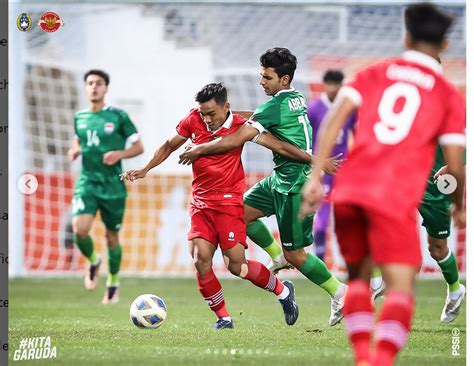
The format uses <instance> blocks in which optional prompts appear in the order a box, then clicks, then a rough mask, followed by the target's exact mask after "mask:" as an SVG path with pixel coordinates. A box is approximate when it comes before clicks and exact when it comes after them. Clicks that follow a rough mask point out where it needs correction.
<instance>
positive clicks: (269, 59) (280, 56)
mask: <svg viewBox="0 0 474 366" xmlns="http://www.w3.org/2000/svg"><path fill="white" fill-rule="evenodd" d="M297 64H298V60H297V59H296V56H295V55H293V54H292V53H291V51H290V50H289V49H288V48H282V47H275V48H270V49H268V50H267V51H266V52H265V53H264V54H263V55H262V56H260V65H261V66H262V67H273V68H274V69H275V72H276V73H277V74H278V77H279V78H282V77H283V76H285V75H288V76H289V77H290V83H291V81H292V80H293V76H294V75H295V70H296V65H297Z"/></svg>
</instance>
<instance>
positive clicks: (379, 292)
mask: <svg viewBox="0 0 474 366" xmlns="http://www.w3.org/2000/svg"><path fill="white" fill-rule="evenodd" d="M370 292H371V293H372V303H374V302H375V300H377V299H378V298H379V297H381V296H382V295H383V294H384V292H385V282H384V281H382V282H381V283H380V286H379V287H377V288H372V287H371V288H370Z"/></svg>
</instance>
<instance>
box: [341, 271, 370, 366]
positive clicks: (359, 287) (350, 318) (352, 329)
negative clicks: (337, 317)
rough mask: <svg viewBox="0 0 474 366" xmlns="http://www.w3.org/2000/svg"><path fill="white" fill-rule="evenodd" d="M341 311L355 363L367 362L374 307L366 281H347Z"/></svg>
mask: <svg viewBox="0 0 474 366" xmlns="http://www.w3.org/2000/svg"><path fill="white" fill-rule="evenodd" d="M343 311H344V318H345V324H346V333H347V335H348V337H349V340H350V343H351V345H352V350H353V352H354V358H355V361H356V364H357V363H358V362H361V361H365V362H368V361H369V360H370V339H371V335H372V328H373V322H374V309H373V306H372V301H371V297H370V288H369V285H368V284H367V283H365V282H364V281H361V280H355V281H351V282H349V287H348V289H347V293H346V297H345V300H344V310H343Z"/></svg>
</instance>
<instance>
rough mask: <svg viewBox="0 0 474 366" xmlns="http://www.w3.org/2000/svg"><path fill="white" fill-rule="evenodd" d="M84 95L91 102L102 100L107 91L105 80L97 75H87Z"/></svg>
mask: <svg viewBox="0 0 474 366" xmlns="http://www.w3.org/2000/svg"><path fill="white" fill-rule="evenodd" d="M85 84H86V95H87V98H88V99H89V101H91V102H93V103H97V102H102V101H103V100H104V96H105V94H106V93H107V85H105V80H104V79H103V78H101V77H100V76H99V75H89V76H88V77H87V79H86V82H85Z"/></svg>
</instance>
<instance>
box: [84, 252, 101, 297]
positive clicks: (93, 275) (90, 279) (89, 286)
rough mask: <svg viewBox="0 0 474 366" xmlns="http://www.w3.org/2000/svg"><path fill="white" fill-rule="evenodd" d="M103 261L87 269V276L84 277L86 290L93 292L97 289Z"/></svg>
mask: <svg viewBox="0 0 474 366" xmlns="http://www.w3.org/2000/svg"><path fill="white" fill-rule="evenodd" d="M101 263H102V262H101V260H100V258H99V262H97V264H89V267H88V268H87V271H86V275H85V276H84V287H85V288H86V290H89V291H92V290H95V288H96V287H97V282H99V270H100V265H101Z"/></svg>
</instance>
